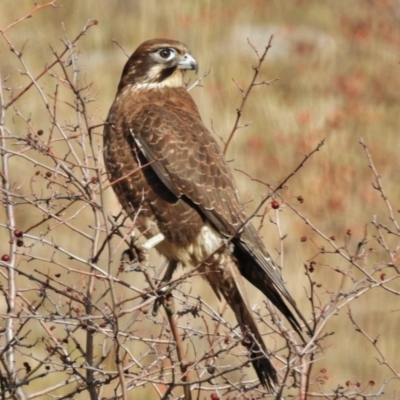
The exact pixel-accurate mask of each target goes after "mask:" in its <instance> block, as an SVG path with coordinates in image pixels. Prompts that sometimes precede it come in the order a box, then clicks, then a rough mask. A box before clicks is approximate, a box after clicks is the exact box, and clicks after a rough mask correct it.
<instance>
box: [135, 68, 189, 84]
mask: <svg viewBox="0 0 400 400" xmlns="http://www.w3.org/2000/svg"><path fill="white" fill-rule="evenodd" d="M183 73H184V72H183V70H181V69H176V70H175V71H174V73H172V74H171V75H170V76H168V77H167V78H165V79H164V80H162V81H161V82H157V78H158V77H159V76H160V75H161V68H154V67H153V68H151V69H150V71H149V72H148V74H147V76H146V81H145V82H140V83H136V84H135V85H134V89H161V88H166V87H170V88H178V87H184V84H183Z"/></svg>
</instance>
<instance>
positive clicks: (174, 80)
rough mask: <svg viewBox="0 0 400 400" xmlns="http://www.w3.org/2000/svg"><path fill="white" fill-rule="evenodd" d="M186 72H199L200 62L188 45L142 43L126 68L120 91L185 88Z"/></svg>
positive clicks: (159, 42)
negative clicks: (129, 87) (198, 65)
mask: <svg viewBox="0 0 400 400" xmlns="http://www.w3.org/2000/svg"><path fill="white" fill-rule="evenodd" d="M186 70H195V71H197V61H196V60H195V59H194V58H193V56H192V55H191V54H190V53H189V52H188V49H187V47H186V45H184V44H183V43H180V42H177V41H176V40H169V39H152V40H148V41H146V42H144V43H142V44H141V45H140V46H139V47H138V48H137V49H136V50H135V52H134V53H133V54H132V55H131V57H130V58H129V60H128V61H127V63H126V64H125V67H124V70H123V72H122V76H121V81H120V83H119V87H118V89H119V90H121V89H122V88H124V87H125V86H127V85H130V86H131V87H132V88H133V89H141V88H146V89H152V88H162V87H182V86H183V74H184V72H185V71H186Z"/></svg>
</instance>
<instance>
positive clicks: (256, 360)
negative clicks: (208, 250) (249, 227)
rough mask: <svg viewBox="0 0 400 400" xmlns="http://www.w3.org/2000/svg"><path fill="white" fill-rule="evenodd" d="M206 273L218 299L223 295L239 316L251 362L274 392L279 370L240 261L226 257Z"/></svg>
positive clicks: (226, 255)
mask: <svg viewBox="0 0 400 400" xmlns="http://www.w3.org/2000/svg"><path fill="white" fill-rule="evenodd" d="M205 269H206V272H207V274H206V276H207V279H208V281H209V282H210V285H211V287H212V288H213V290H214V292H215V293H216V294H217V296H218V297H220V294H222V295H223V297H224V298H225V300H226V301H227V303H228V304H229V306H230V307H231V308H232V310H233V312H234V313H235V316H236V319H237V321H238V323H239V325H240V329H241V330H242V333H243V336H244V341H243V343H244V344H245V346H246V347H247V348H248V350H249V353H250V361H251V363H252V364H253V367H254V370H255V371H256V373H257V376H258V379H259V380H260V383H261V384H262V385H263V386H264V387H265V388H267V389H269V390H271V391H272V389H273V387H274V384H275V383H277V375H276V370H275V368H274V366H273V365H272V363H271V361H270V360H269V359H268V356H267V354H268V351H267V348H266V347H265V344H264V341H263V339H262V336H261V334H260V332H259V330H258V328H257V325H256V323H255V321H254V319H253V316H252V313H251V310H250V308H249V306H248V301H247V296H246V293H245V291H244V288H243V285H242V276H241V275H240V272H239V270H238V268H237V266H236V260H234V258H233V257H232V256H231V255H229V254H224V255H222V256H221V258H220V259H219V264H218V265H215V264H214V265H212V266H211V265H208V266H206V268H205Z"/></svg>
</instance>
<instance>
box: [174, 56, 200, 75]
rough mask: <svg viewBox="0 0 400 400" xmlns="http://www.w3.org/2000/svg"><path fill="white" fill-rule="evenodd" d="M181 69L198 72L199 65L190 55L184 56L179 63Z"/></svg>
mask: <svg viewBox="0 0 400 400" xmlns="http://www.w3.org/2000/svg"><path fill="white" fill-rule="evenodd" d="M178 68H179V69H191V70H195V71H196V72H197V69H198V64H197V61H196V60H195V58H194V57H193V56H192V55H190V54H189V53H186V54H184V55H183V56H182V57H181V59H180V61H179V62H178Z"/></svg>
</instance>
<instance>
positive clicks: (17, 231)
mask: <svg viewBox="0 0 400 400" xmlns="http://www.w3.org/2000/svg"><path fill="white" fill-rule="evenodd" d="M23 234H24V232H21V231H20V230H18V229H16V230H15V231H14V236H15V237H18V238H20V237H22V236H23Z"/></svg>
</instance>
